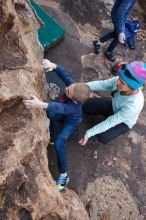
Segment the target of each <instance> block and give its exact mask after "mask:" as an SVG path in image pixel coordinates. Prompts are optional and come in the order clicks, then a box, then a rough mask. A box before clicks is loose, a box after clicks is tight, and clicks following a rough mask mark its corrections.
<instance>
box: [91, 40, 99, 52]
mask: <svg viewBox="0 0 146 220" xmlns="http://www.w3.org/2000/svg"><path fill="white" fill-rule="evenodd" d="M92 43H93V46H94V49H95V53H96V54H99V51H100V46H101V44H100V43H99V41H97V40H94V41H92Z"/></svg>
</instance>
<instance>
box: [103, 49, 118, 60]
mask: <svg viewBox="0 0 146 220" xmlns="http://www.w3.org/2000/svg"><path fill="white" fill-rule="evenodd" d="M104 55H105V57H106V58H107V59H108V60H109V61H111V62H115V61H116V56H115V55H114V54H113V53H112V52H108V51H106V52H105V54H104Z"/></svg>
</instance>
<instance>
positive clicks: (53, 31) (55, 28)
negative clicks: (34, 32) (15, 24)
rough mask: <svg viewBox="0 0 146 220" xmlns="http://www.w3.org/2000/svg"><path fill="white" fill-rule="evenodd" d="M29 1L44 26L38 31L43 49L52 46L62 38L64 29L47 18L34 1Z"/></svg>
mask: <svg viewBox="0 0 146 220" xmlns="http://www.w3.org/2000/svg"><path fill="white" fill-rule="evenodd" d="M29 1H30V4H31V6H32V8H33V9H34V10H35V13H36V15H37V16H38V17H39V19H40V20H41V21H42V22H43V23H44V25H43V26H42V27H40V28H39V29H38V37H39V41H40V42H41V44H42V46H43V47H44V49H46V48H48V47H51V46H53V45H54V44H56V43H57V42H58V41H60V40H61V39H62V38H63V37H64V35H65V30H64V28H63V27H62V26H61V25H60V24H58V23H57V22H56V21H55V20H54V19H53V18H52V17H51V16H49V15H48V14H47V13H46V12H45V11H44V10H43V9H42V8H41V7H40V6H39V5H38V4H37V3H36V2H35V1H33V0H29Z"/></svg>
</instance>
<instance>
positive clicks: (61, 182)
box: [56, 176, 69, 192]
mask: <svg viewBox="0 0 146 220" xmlns="http://www.w3.org/2000/svg"><path fill="white" fill-rule="evenodd" d="M68 183H69V176H65V177H64V176H60V177H59V179H58V180H57V183H56V185H57V189H58V190H59V192H62V191H63V190H64V188H65V186H66V185H67V184H68Z"/></svg>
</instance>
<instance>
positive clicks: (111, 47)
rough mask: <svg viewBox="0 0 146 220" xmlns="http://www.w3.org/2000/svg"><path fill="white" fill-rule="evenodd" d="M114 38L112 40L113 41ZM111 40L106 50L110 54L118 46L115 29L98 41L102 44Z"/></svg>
mask: <svg viewBox="0 0 146 220" xmlns="http://www.w3.org/2000/svg"><path fill="white" fill-rule="evenodd" d="M113 38H114V39H113ZM111 39H113V40H112V42H111V43H110V45H109V47H108V48H107V52H110V53H112V52H113V51H114V49H115V48H116V47H117V46H118V44H119V40H118V34H117V33H116V31H115V29H114V31H112V32H109V33H107V34H106V35H104V36H103V37H101V38H100V39H99V41H100V42H101V43H102V44H103V43H105V42H107V41H109V40H111Z"/></svg>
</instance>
